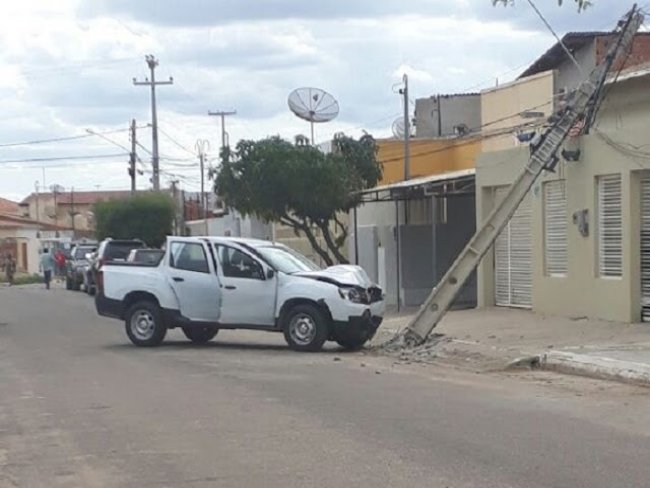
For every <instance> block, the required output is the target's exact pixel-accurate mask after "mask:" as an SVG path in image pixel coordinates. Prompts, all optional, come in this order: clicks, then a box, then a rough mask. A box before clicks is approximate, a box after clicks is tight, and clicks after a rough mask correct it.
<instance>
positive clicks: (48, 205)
mask: <svg viewBox="0 0 650 488" xmlns="http://www.w3.org/2000/svg"><path fill="white" fill-rule="evenodd" d="M54 208H55V207H54V198H53V197H52V196H51V195H49V196H48V195H40V196H39V197H38V202H37V201H36V199H35V198H32V199H30V200H29V202H28V203H27V204H26V205H25V206H23V207H22V210H23V214H24V215H25V217H27V218H30V219H32V220H36V221H38V222H46V223H50V224H54V223H55V222H57V223H58V225H60V226H62V227H72V218H71V217H70V211H71V207H70V206H69V205H66V204H58V205H57V208H56V219H55V218H54ZM74 211H75V213H77V216H76V217H75V219H74V223H75V228H76V229H77V230H92V229H94V225H95V224H94V219H93V216H92V205H89V204H75V206H74Z"/></svg>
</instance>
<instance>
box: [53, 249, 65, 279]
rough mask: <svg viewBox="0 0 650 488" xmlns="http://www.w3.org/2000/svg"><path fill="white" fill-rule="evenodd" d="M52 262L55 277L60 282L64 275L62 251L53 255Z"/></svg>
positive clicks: (63, 255)
mask: <svg viewBox="0 0 650 488" xmlns="http://www.w3.org/2000/svg"><path fill="white" fill-rule="evenodd" d="M54 262H55V263H56V276H57V278H58V279H59V281H60V280H62V279H63V276H64V275H65V254H64V252H63V250H62V249H59V250H58V251H56V253H55V254H54Z"/></svg>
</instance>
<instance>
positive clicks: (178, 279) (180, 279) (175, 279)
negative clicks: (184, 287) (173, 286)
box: [172, 276, 185, 283]
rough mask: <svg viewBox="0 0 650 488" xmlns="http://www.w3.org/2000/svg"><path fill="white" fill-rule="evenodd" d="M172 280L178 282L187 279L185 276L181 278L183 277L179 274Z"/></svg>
mask: <svg viewBox="0 0 650 488" xmlns="http://www.w3.org/2000/svg"><path fill="white" fill-rule="evenodd" d="M172 280H174V281H176V282H177V283H180V282H181V281H185V279H184V278H181V277H179V276H174V277H173V278H172Z"/></svg>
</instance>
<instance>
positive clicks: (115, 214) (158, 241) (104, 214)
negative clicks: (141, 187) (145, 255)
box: [94, 193, 174, 247]
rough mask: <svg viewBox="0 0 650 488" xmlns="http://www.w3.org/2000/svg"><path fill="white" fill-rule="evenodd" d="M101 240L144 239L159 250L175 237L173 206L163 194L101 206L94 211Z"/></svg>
mask: <svg viewBox="0 0 650 488" xmlns="http://www.w3.org/2000/svg"><path fill="white" fill-rule="evenodd" d="M94 212H95V225H96V232H97V238H98V239H100V240H101V239H105V238H107V237H112V238H114V239H142V240H143V241H144V242H146V243H147V245H149V246H155V247H160V246H161V245H162V244H163V243H164V242H165V237H166V236H168V235H170V234H171V233H172V223H173V220H174V203H173V202H172V200H171V198H170V197H169V196H168V195H166V194H163V193H145V194H140V195H136V196H133V197H130V198H127V199H121V200H108V201H105V202H98V203H96V204H95V207H94Z"/></svg>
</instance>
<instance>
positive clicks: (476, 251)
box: [386, 4, 644, 348]
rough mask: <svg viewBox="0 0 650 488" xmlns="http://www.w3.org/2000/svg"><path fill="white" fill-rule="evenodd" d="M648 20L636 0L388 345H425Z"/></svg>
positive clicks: (587, 116) (588, 116)
mask: <svg viewBox="0 0 650 488" xmlns="http://www.w3.org/2000/svg"><path fill="white" fill-rule="evenodd" d="M643 20H644V16H643V14H642V13H641V11H640V10H639V9H638V8H637V6H636V4H635V5H634V7H633V8H632V10H631V11H630V12H629V13H628V14H627V15H626V16H625V18H623V19H622V20H621V21H620V22H619V23H618V25H617V31H616V32H617V34H618V36H617V38H616V40H615V41H614V42H613V44H612V47H611V48H610V49H609V52H608V53H607V55H606V56H605V59H604V60H603V62H602V63H601V64H600V65H599V66H597V67H596V68H595V69H594V70H593V71H592V72H591V74H590V75H589V77H588V78H587V79H586V80H584V81H583V82H582V84H581V85H580V86H579V87H578V88H577V89H576V90H575V91H574V92H573V93H572V94H571V96H570V97H569V98H568V100H567V104H566V107H565V108H564V109H562V110H561V111H560V112H559V113H558V114H557V115H558V117H557V120H556V121H555V122H554V123H553V125H551V126H550V127H549V128H548V129H546V130H545V131H544V132H543V133H542V134H541V135H540V137H539V138H538V139H536V140H534V141H533V142H532V143H531V145H530V151H531V156H530V159H529V161H528V164H526V166H524V168H523V170H522V171H521V173H520V174H519V176H518V177H517V179H516V180H515V181H514V183H513V184H512V185H511V186H510V188H509V190H508V193H507V194H506V195H505V197H504V198H503V200H502V201H501V202H499V203H498V204H497V205H496V206H495V208H494V210H493V211H492V213H491V214H490V215H489V216H488V217H487V219H486V220H485V221H484V222H483V223H482V224H481V225H480V227H479V228H478V230H477V232H476V234H474V236H473V237H472V238H471V239H470V241H469V243H468V244H467V246H466V247H465V249H463V250H462V251H461V253H460V254H459V255H458V257H457V258H456V261H455V262H454V263H453V264H452V265H451V267H450V268H449V270H448V271H447V273H446V274H445V275H444V276H443V278H442V280H441V281H440V283H438V285H437V286H436V287H435V288H434V289H433V291H432V292H431V294H430V295H429V297H428V298H427V300H426V301H425V302H424V304H423V305H422V306H421V307H420V310H419V312H418V313H417V314H416V315H415V317H414V318H413V319H412V320H411V322H410V323H409V324H408V325H407V327H406V329H405V330H404V331H403V332H401V333H400V334H399V335H397V336H396V337H395V338H394V339H393V340H392V341H390V342H389V343H388V344H386V347H387V348H391V347H404V346H415V345H418V344H421V343H422V342H424V341H425V340H426V339H427V337H428V336H429V334H430V333H431V331H432V330H433V329H434V328H435V327H436V325H438V322H440V320H441V319H442V317H444V315H445V313H446V312H447V310H448V309H449V307H450V306H451V304H452V303H453V301H454V299H455V298H456V296H457V295H458V292H459V291H460V290H461V289H462V287H463V285H464V284H465V282H466V281H467V279H468V278H469V276H470V274H471V273H472V272H473V271H474V270H475V269H476V267H477V266H478V265H479V263H480V262H481V259H482V258H483V256H485V254H486V253H487V252H488V251H489V250H490V248H491V247H492V245H493V244H494V241H495V240H496V239H497V237H498V236H499V234H500V233H501V231H502V230H503V229H504V227H505V226H506V225H507V224H508V222H509V221H510V219H511V218H512V216H513V215H514V213H515V212H516V210H517V208H518V207H519V205H520V204H521V202H522V201H523V199H524V198H525V197H526V195H527V194H528V193H529V192H530V189H531V188H532V187H533V185H534V184H535V181H537V179H538V177H539V176H540V174H541V173H542V172H543V171H545V170H546V171H553V170H554V169H555V166H557V164H558V162H559V160H560V158H559V156H558V155H557V153H558V151H559V150H560V149H561V148H562V145H563V144H564V140H565V139H566V138H567V136H568V135H569V132H570V131H571V130H572V129H573V128H574V127H575V126H576V124H582V123H584V122H585V121H586V122H587V125H586V126H585V130H588V128H589V126H588V124H589V123H590V122H591V121H592V120H593V117H594V114H595V113H596V112H597V111H598V107H599V106H600V103H601V102H602V99H603V86H604V85H605V81H606V80H607V75H608V74H609V72H610V70H611V69H612V66H614V65H617V66H618V63H620V64H621V65H623V64H624V61H625V59H626V56H627V54H628V53H629V51H630V50H631V49H632V43H633V41H634V36H635V34H636V32H637V31H638V30H639V28H640V27H641V25H642V24H643Z"/></svg>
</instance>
